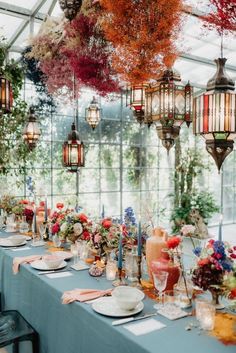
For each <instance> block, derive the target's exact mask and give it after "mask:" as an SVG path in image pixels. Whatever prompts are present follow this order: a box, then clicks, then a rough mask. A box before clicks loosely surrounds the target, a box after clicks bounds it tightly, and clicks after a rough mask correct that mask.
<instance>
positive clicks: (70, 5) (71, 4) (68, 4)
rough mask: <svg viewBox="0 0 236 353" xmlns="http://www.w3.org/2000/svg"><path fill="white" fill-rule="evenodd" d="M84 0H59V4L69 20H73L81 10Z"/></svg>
mask: <svg viewBox="0 0 236 353" xmlns="http://www.w3.org/2000/svg"><path fill="white" fill-rule="evenodd" d="M82 2H83V1H82V0H59V5H60V7H61V9H62V11H63V12H64V14H65V17H66V18H67V19H68V20H70V21H71V20H73V18H75V17H76V15H77V13H78V12H79V10H80V8H81V5H82Z"/></svg>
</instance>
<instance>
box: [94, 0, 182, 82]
mask: <svg viewBox="0 0 236 353" xmlns="http://www.w3.org/2000/svg"><path fill="white" fill-rule="evenodd" d="M100 5H101V8H102V10H103V16H102V20H101V26H102V29H103V30H104V33H105V36H106V38H107V40H108V41H110V42H111V43H112V45H113V47H114V51H113V53H112V65H113V68H114V69H115V71H117V72H118V73H119V74H120V76H121V78H122V79H123V80H125V81H128V82H143V81H146V80H149V79H153V78H155V77H156V76H157V73H158V71H162V70H163V69H165V68H166V67H169V66H172V65H173V63H174V61H175V59H176V57H177V56H178V53H177V50H176V47H175V45H174V42H175V40H176V38H177V36H178V33H179V29H180V23H181V8H182V1H181V0H168V1H166V0H158V1H157V0H139V1H136V0H119V1H114V0H100Z"/></svg>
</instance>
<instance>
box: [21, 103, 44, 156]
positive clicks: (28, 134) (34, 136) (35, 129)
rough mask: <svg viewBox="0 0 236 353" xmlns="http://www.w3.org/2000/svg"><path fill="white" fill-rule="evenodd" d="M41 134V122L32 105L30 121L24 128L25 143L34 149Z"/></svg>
mask: <svg viewBox="0 0 236 353" xmlns="http://www.w3.org/2000/svg"><path fill="white" fill-rule="evenodd" d="M40 135H41V131H40V128H39V123H38V121H37V118H36V116H35V111H34V109H33V108H32V107H30V109H29V115H28V121H27V123H26V125H25V127H24V130H23V139H24V141H25V143H27V145H28V146H29V149H30V150H33V149H34V148H35V147H36V144H37V142H38V140H39V137H40Z"/></svg>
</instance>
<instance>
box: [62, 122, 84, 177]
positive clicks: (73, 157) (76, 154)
mask: <svg viewBox="0 0 236 353" xmlns="http://www.w3.org/2000/svg"><path fill="white" fill-rule="evenodd" d="M63 165H64V167H66V168H67V169H68V171H69V172H77V171H78V170H79V168H80V167H84V144H83V142H82V141H80V139H79V133H78V131H77V130H76V129H75V123H74V122H73V124H72V126H71V132H70V133H69V135H68V140H67V141H65V142H64V144H63Z"/></svg>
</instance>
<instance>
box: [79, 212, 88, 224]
mask: <svg viewBox="0 0 236 353" xmlns="http://www.w3.org/2000/svg"><path fill="white" fill-rule="evenodd" d="M79 220H80V222H82V223H87V222H88V217H87V216H86V215H85V214H84V213H80V214H79Z"/></svg>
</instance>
